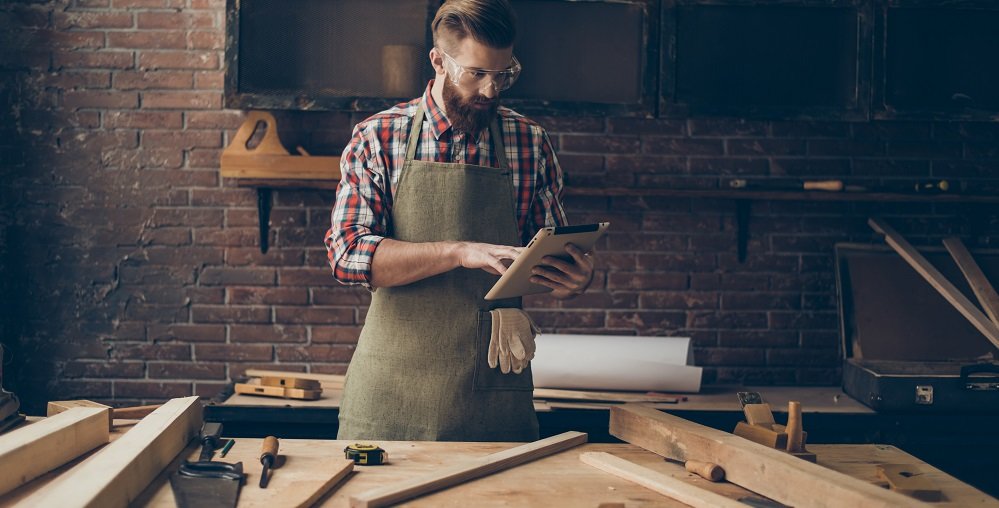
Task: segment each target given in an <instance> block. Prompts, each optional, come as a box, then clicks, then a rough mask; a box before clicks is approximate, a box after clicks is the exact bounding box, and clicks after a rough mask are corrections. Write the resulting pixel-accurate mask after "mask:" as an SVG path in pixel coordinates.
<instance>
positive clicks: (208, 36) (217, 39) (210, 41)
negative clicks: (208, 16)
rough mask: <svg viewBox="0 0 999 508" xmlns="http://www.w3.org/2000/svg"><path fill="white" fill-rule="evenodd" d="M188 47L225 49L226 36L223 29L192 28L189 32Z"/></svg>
mask: <svg viewBox="0 0 999 508" xmlns="http://www.w3.org/2000/svg"><path fill="white" fill-rule="evenodd" d="M187 47H188V48H190V49H223V48H225V37H224V36H223V33H222V30H192V31H190V32H188V33H187Z"/></svg>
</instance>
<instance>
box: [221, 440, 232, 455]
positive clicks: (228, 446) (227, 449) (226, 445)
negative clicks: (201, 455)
mask: <svg viewBox="0 0 999 508" xmlns="http://www.w3.org/2000/svg"><path fill="white" fill-rule="evenodd" d="M234 444H236V440H235V439H230V440H229V441H228V442H226V444H225V446H223V447H222V453H221V454H220V456H221V457H225V454H227V453H229V448H232V445H234Z"/></svg>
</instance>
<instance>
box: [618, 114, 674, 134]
mask: <svg viewBox="0 0 999 508" xmlns="http://www.w3.org/2000/svg"><path fill="white" fill-rule="evenodd" d="M609 123H610V131H611V132H614V133H616V134H652V135H660V136H682V135H684V134H686V132H687V129H686V125H687V123H686V122H685V121H683V120H666V119H655V120H654V119H646V118H612V119H611V120H610V122H609Z"/></svg>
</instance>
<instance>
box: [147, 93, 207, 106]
mask: <svg viewBox="0 0 999 508" xmlns="http://www.w3.org/2000/svg"><path fill="white" fill-rule="evenodd" d="M142 107H143V108H146V109H219V108H221V107H222V94H220V93H215V92H145V93H143V94H142Z"/></svg>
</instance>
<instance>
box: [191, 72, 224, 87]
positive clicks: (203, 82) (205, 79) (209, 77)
mask: <svg viewBox="0 0 999 508" xmlns="http://www.w3.org/2000/svg"><path fill="white" fill-rule="evenodd" d="M224 86H225V74H223V73H222V72H218V71H195V72H194V88H195V89H196V90H222V88H223V87H224Z"/></svg>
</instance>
